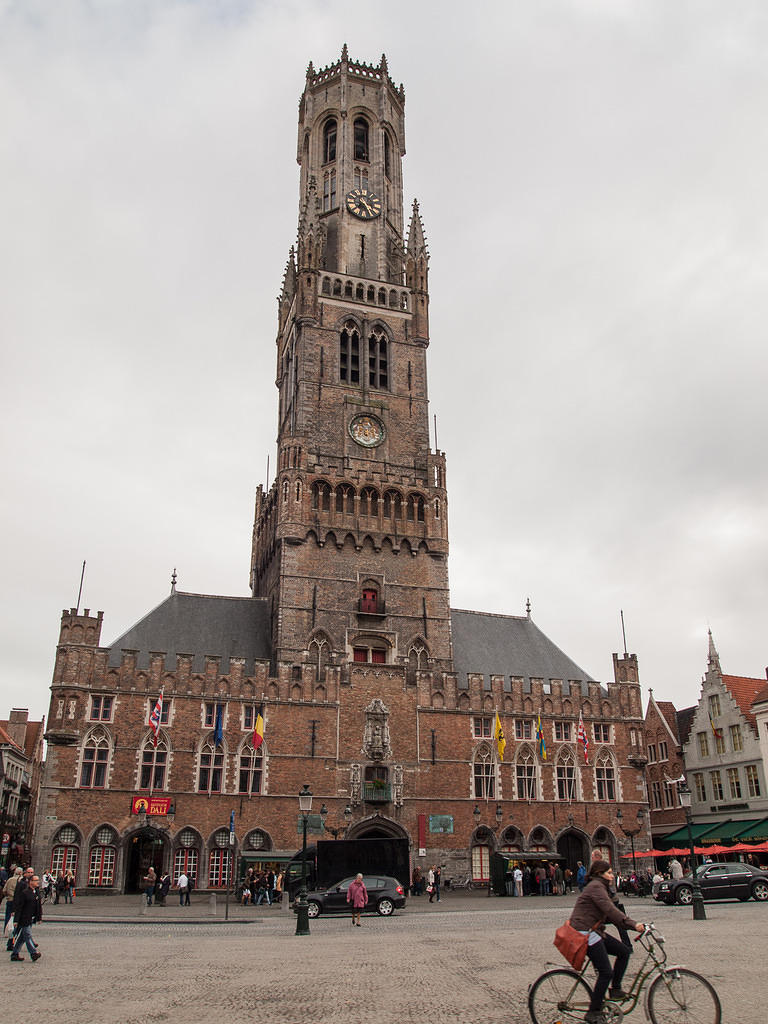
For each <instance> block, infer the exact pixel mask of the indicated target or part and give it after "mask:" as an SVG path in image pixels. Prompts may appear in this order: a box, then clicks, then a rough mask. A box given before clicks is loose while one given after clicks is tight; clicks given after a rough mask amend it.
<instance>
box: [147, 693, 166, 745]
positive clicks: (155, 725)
mask: <svg viewBox="0 0 768 1024" xmlns="http://www.w3.org/2000/svg"><path fill="white" fill-rule="evenodd" d="M162 717H163V691H162V690H161V691H160V696H159V697H158V698H157V703H156V704H155V706H154V707H153V708H152V714H151V715H150V716H149V727H150V729H151V730H152V732H153V733H154V734H155V740H154V746H157V738H158V736H159V735H160V719H161V718H162Z"/></svg>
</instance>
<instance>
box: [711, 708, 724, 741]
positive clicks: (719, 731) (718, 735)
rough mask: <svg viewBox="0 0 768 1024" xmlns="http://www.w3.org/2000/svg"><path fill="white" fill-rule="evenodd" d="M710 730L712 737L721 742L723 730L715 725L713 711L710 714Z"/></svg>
mask: <svg viewBox="0 0 768 1024" xmlns="http://www.w3.org/2000/svg"><path fill="white" fill-rule="evenodd" d="M709 728H710V729H711V730H712V735H713V736H714V737H715V739H716V740H719V739H720V738H721V736H722V735H723V730H722V729H718V728H717V726H716V725H715V720H714V718H713V717H712V712H711V711H710V712H709Z"/></svg>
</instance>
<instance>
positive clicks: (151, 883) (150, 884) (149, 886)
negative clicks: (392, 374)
mask: <svg viewBox="0 0 768 1024" xmlns="http://www.w3.org/2000/svg"><path fill="white" fill-rule="evenodd" d="M156 885H157V875H156V874H155V869H154V868H153V867H152V865H151V864H150V866H149V871H147V873H146V875H145V876H144V895H145V896H146V897H147V906H148V907H151V906H152V897H153V896H154V894H155V886H156Z"/></svg>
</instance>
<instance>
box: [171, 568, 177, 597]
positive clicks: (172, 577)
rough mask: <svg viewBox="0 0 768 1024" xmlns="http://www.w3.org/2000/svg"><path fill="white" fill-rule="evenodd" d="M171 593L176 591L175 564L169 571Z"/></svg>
mask: <svg viewBox="0 0 768 1024" xmlns="http://www.w3.org/2000/svg"><path fill="white" fill-rule="evenodd" d="M171 593H172V594H175V593H176V566H175V565H174V567H173V572H172V573H171Z"/></svg>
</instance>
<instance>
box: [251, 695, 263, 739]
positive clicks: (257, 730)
mask: <svg viewBox="0 0 768 1024" xmlns="http://www.w3.org/2000/svg"><path fill="white" fill-rule="evenodd" d="M263 742H264V705H263V704H261V705H260V706H259V707H258V708H256V721H255V723H254V726H253V749H254V750H258V749H259V747H260V746H261V744H262V743H263Z"/></svg>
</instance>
